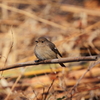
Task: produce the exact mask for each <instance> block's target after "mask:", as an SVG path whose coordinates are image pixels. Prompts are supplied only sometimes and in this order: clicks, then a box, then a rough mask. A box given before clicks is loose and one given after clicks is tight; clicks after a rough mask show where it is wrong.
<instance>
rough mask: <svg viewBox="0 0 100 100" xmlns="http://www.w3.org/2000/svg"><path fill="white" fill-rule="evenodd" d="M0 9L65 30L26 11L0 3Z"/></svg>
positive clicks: (63, 27) (61, 26)
mask: <svg viewBox="0 0 100 100" xmlns="http://www.w3.org/2000/svg"><path fill="white" fill-rule="evenodd" d="M0 8H4V9H7V10H10V11H14V12H16V13H20V14H23V15H25V16H28V17H30V18H33V19H35V20H37V21H40V22H43V23H46V24H48V25H51V26H53V27H56V28H60V29H63V30H65V29H66V27H65V26H63V25H59V24H57V23H54V22H52V21H48V20H46V19H43V18H40V17H38V16H36V15H35V14H31V13H29V12H27V11H24V10H20V9H17V8H15V7H11V6H7V5H4V4H2V3H0Z"/></svg>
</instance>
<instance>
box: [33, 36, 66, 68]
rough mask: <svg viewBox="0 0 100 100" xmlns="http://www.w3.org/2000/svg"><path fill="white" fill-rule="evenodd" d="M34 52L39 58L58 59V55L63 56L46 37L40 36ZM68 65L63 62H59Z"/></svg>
mask: <svg viewBox="0 0 100 100" xmlns="http://www.w3.org/2000/svg"><path fill="white" fill-rule="evenodd" d="M35 42H36V46H35V49H34V53H35V55H36V57H37V58H38V59H39V60H47V59H56V58H58V57H57V55H59V56H60V57H62V55H61V54H60V52H59V51H58V49H57V48H56V46H55V45H54V44H53V43H52V42H51V41H49V40H48V39H47V38H45V37H40V38H38V39H37V40H36V41H35ZM59 64H60V65H61V66H62V67H66V66H65V65H64V64H63V63H59Z"/></svg>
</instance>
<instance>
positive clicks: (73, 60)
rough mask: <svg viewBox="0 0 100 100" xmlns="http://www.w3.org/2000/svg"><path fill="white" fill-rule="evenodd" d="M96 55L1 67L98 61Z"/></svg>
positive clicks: (1, 69) (10, 67)
mask: <svg viewBox="0 0 100 100" xmlns="http://www.w3.org/2000/svg"><path fill="white" fill-rule="evenodd" d="M96 60H97V57H96V56H87V57H74V58H73V57H72V58H71V57H70V58H59V59H51V60H44V61H39V62H36V61H30V62H23V63H17V64H13V65H8V66H5V67H4V68H0V71H3V70H8V69H13V68H19V67H25V66H31V65H39V64H55V63H69V62H79V61H96Z"/></svg>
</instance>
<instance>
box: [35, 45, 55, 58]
mask: <svg viewBox="0 0 100 100" xmlns="http://www.w3.org/2000/svg"><path fill="white" fill-rule="evenodd" d="M34 52H35V55H36V57H37V58H38V59H40V60H46V59H55V58H57V54H56V53H55V52H54V51H52V50H51V48H50V47H49V46H36V47H35V50H34Z"/></svg>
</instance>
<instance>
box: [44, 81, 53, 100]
mask: <svg viewBox="0 0 100 100" xmlns="http://www.w3.org/2000/svg"><path fill="white" fill-rule="evenodd" d="M54 81H55V80H53V81H52V83H51V84H50V87H49V88H48V90H47V94H48V93H49V91H50V89H51V87H52V86H53V83H54ZM47 96H48V95H45V98H44V100H46V98H47Z"/></svg>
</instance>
